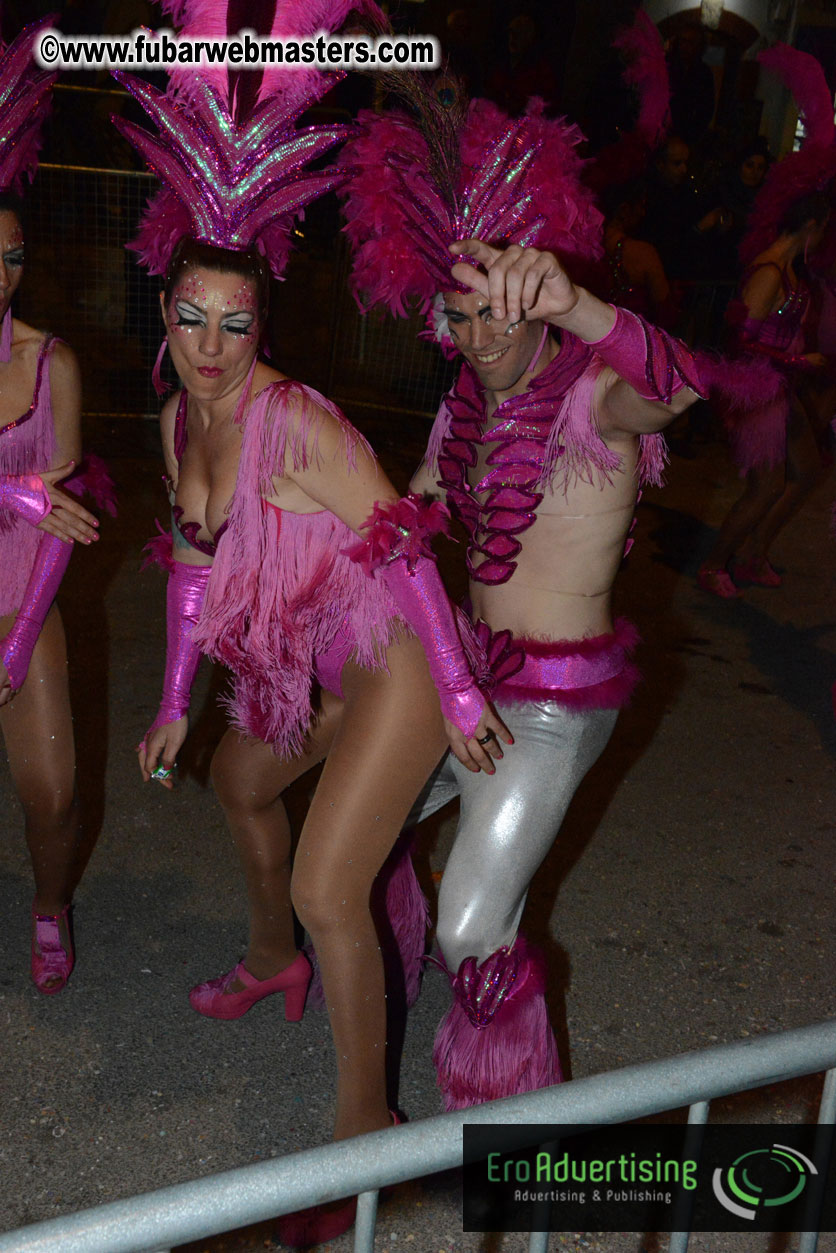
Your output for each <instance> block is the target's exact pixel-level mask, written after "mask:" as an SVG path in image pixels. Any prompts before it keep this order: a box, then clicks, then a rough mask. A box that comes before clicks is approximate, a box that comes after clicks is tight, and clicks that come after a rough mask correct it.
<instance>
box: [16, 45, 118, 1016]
mask: <svg viewBox="0 0 836 1253" xmlns="http://www.w3.org/2000/svg"><path fill="white" fill-rule="evenodd" d="M43 25H44V23H41V27H39V28H37V29H36V28H33V27H30V28H29V29H28V30H26V31H24V32H23V33H22V34H21V35H19V36H18V38H17V39H16V40H15V41H14V43H13V44H11V45H10V47H9V48H7V49H6V50H5V52H4V53H3V56H2V60H0V87H2V103H0V189H2V190H0V319H2V326H1V327H0V389H1V391H0V554H2V562H0V728H2V731H3V738H4V741H5V744H6V752H7V754H8V758H9V768H10V771H11V776H12V782H13V783H14V787H15V791H16V792H17V795H18V797H19V799H20V802H21V804H22V806H23V812H24V816H25V822H26V840H27V843H28V845H29V853H30V856H31V859H32V869H33V871H34V876H35V899H34V901H33V903H32V966H31V970H32V979H33V980H34V983H35V986H36V987H37V989H38V991H39V992H43V993H45V994H47V995H52V994H53V993H55V992H59V991H60V990H61V988H63V987H64V985H65V983H66V982H67V980H68V978H69V977H70V973H71V972H72V969H73V964H74V960H75V957H74V951H73V941H72V934H71V930H70V919H69V910H70V904H71V901H72V896H73V891H74V889H75V887H76V884H77V882H78V879H79V877H80V875H81V872H82V870H83V866H82V865H80V864H79V856H80V850H79V814H78V802H77V797H76V791H75V746H74V742H73V725H72V715H71V712H70V698H69V688H68V682H67V646H66V640H65V638H64V628H63V626H62V623H61V615H60V614H59V612H58V608H57V606H55V605H54V604H53V601H54V598H55V594H56V592H57V590H58V587H59V584H60V582H61V579H62V577H63V574H64V571H65V570H66V568H67V565H68V563H69V560H70V555H71V553H72V549H73V543H74V542H76V541H78V542H80V543H84V544H90V543H92V542H93V541H94V540H97V539H98V538H99V537H98V532H97V530H96V527H97V526H98V522H97V521H96V519H95V518H94V517H93V515H92V514H90V513H88V512H87V510H86V509H84V508H82V506H81V505H80V504H78V503H77V502H76V501H75V500H74V499H73V497H72V496H71V495H67V492H66V491H65V490H62V489H61V487H59V486H58V484H59V483H62V482H63V484H64V487H65V488H67V487H69V490H71V491H75V492H79V491H81V490H83V488H82V486H81V480H82V476H81V475H79V473H78V469H77V467H78V463H79V461H80V458H81V425H80V417H81V385H80V380H79V373H78V364H77V362H76V359H75V357H74V355H73V353H72V352H71V351H70V349H69V348H68V347H67V345H66V344H63V343H61V342H60V341H59V340H56V339H54V338H53V337H52V336H50V335H44V334H43V333H42V332H40V331H36V330H34V329H33V328H32V327H31V326H26V324H25V323H23V322H21V321H19V320H18V319H17V318H14V317H13V316H12V310H11V303H12V298H13V296H14V294H15V292H16V291H17V289H18V287H19V286H20V283H21V279H22V277H23V228H22V225H21V206H20V202H19V201H18V199H17V197H16V195H15V194H14V191H17V190H19V189H20V185H21V183H22V181H23V176H24V175H25V174H28V175H29V177H30V178H31V176H32V175H33V173H34V170H35V164H36V155H37V149H38V132H39V130H40V126H41V123H42V121H43V118H44V115H45V113H46V111H47V109H48V107H49V90H50V87H51V86H52V82H53V80H54V77H55V76H54V75H52V74H46V73H43V72H42V71H38V70H36V69H35V68H34V66H33V65H32V46H33V43H34V40H35V37H36V35H37V34H38V33H39V30H40V29H42V28H43ZM74 471H75V473H74ZM71 474H74V479H73V482H71V483H67V482H66V480H67V478H68V476H70V475H71Z"/></svg>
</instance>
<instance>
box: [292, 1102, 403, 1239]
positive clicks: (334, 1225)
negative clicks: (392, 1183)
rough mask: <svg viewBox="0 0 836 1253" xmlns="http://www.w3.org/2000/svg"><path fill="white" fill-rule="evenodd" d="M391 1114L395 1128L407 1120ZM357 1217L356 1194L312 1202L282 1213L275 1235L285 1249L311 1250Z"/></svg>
mask: <svg viewBox="0 0 836 1253" xmlns="http://www.w3.org/2000/svg"><path fill="white" fill-rule="evenodd" d="M389 1116H390V1118H391V1119H392V1126H393V1127H400V1125H401V1123H402V1122H403V1121H404V1120H403V1119H402V1118H401V1117H400V1116H399V1115H398V1113H397V1112H396V1111H395V1110H391V1109H390V1110H389ZM391 1191H392V1189H391V1188H384V1189H382V1191H381V1193H380V1195H381V1197H386V1196H388V1195H389V1193H390V1192H391ZM356 1217H357V1197H356V1196H350V1197H347V1198H346V1200H344V1201H334V1202H333V1204H331V1205H311V1206H310V1208H309V1209H303V1210H297V1212H296V1213H295V1214H282V1216H281V1218H278V1219H277V1220H276V1228H275V1231H274V1233H273V1234H274V1236H275V1238H276V1239H277V1240H278V1242H279V1244H281V1245H283V1246H284V1248H286V1249H308V1248H311V1247H312V1246H316V1245H320V1244H327V1243H328V1242H329V1240H336V1239H337V1237H338V1236H341V1235H343V1234H344V1233H345V1232H346V1231H348V1229H349V1227H351V1226H353V1224H354V1221H355V1219H356Z"/></svg>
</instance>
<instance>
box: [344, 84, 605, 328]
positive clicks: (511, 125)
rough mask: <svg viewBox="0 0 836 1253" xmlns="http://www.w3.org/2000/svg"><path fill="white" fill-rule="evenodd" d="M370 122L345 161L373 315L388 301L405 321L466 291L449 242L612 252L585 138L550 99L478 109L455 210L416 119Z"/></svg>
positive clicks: (469, 123)
mask: <svg viewBox="0 0 836 1253" xmlns="http://www.w3.org/2000/svg"><path fill="white" fill-rule="evenodd" d="M358 120H359V121H360V122H361V124H362V126H363V133H362V134H361V135H359V136H358V137H356V138H355V139H352V140H351V141H350V142H349V143H348V144H347V145H346V147H345V148H344V149H343V152H342V154H341V156H340V158H339V160H338V163H337V164H338V166H339V167H340V168H342V169H344V170H345V172H346V175H347V176H349V177H350V182H349V183H348V184H347V186H346V187H345V191H344V198H345V206H344V208H345V216H346V227H345V230H346V234H347V235H348V238H349V240H350V241H351V244H352V248H353V251H354V263H353V274H352V287H353V289H354V291H355V294H356V295H357V297H358V300H359V302H360V304H361V307H364V308H366V309H368V308H371V307H372V306H374V305H377V304H382V305H385V306H387V307H388V308H389V310H390V312H392V313H393V314H394V315H395V316H397V317H402V316H404V315H405V314H406V312H407V308H408V305H409V304H410V303H411V302H413V301H416V302H417V303H418V304H419V305H420V306H422V307H423V308H427V307H428V305H429V303H430V301H431V300H432V298H433V296H434V295H435V293H436V292H437V291H440V290H446V291H450V290H451V289H452V288H454V287H455V286H456V284H455V283H454V282H453V280H452V279H451V277H450V267H451V264H452V259H451V256H450V253H449V251H448V245H449V244H450V243H452V242H453V241H454V240H457V239H466V238H468V237H470V236H476V237H477V238H480V239H483V240H485V241H486V242H489V243H511V242H513V243H519V244H522V245H524V246H529V245H530V246H537V247H541V248H552V249H555V250H556V251H558V252H559V253H561V254H562V255H564V256H566V257H568V258H569V259H570V260H572V259H581V258H584V259H586V258H591V257H595V256H598V255H600V252H601V228H602V218H601V215H600V213H599V212H598V210H597V209H596V208H595V204H594V201H593V198H592V193H591V192H590V191H589V190H588V189H587V188H585V187H583V186H582V184H581V182H580V171H581V169H582V166H583V162H582V161H581V159H580V157H579V156H578V153H577V147H578V145H579V144H580V142H581V140H582V136H581V133H580V131H579V130H578V129H577V128H576V127H575V126H572V125H570V124H569V123H567V122H565V121H564V120H562V119H549V118H546V117H545V116H544V113H543V106H542V101H537V100H532V101H530V102H529V108H528V112H527V113H526V115H525V116H524V117H522V118H516V119H513V120H512V119H510V118H508V117H507V116H506V115H505V114H504V113H502V111H501V110H500V109H499V108H498V107H497V106H496V105H494V104H491V103H490V102H489V101H486V100H476V101H473V102H472V103H471V106H470V109H469V111H468V114H467V118H466V120H465V122H464V123H463V125H462V127H461V130H460V133H459V146H460V156H461V166H462V168H461V177H460V181H459V186H458V189H457V193H456V197H455V203H452V204H451V203H450V202H449V200H448V199H447V198H446V197H445V195H444V193H443V192H442V190H441V189H440V188H439V187H438V186H436V184H435V183H434V182H433V179H432V175H431V172H430V156H429V150H428V147H427V143H426V140H425V139H424V136H423V135H422V134H421V132H420V131H419V129H418V125H417V123H415V122H414V121H413V120H412V118H410V117H409V116H407V115H406V114H404V113H394V112H393V113H390V114H374V113H370V112H364V113H361V114H360V117H359V118H358Z"/></svg>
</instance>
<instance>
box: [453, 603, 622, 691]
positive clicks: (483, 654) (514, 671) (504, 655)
mask: <svg viewBox="0 0 836 1253" xmlns="http://www.w3.org/2000/svg"><path fill="white" fill-rule="evenodd" d="M462 616H464V615H462ZM465 623H467V624H468V625H470V626H471V630H470V631H467V634H468V636H469V637H470V638H468V640H467V642H466V647H467V650H468V655H469V658H470V660H471V664H472V665H473V667H474V673H475V675H476V678H477V682H478V683H479V686H480V687H481V688H483V690H484V691H485V692H486V694H487V696H488V698H489V699H490V700H492V701H494V702H496V703H499V704H503V703H505V704H515V703H530V702H543V701H552V702H555V703H556V704H559V705H563V706H564V707H565V708H567V709H621V708H623V707H624V705H626V704H627V703H628V702H629V700H630V697H631V696H632V694H633V691H634V689H635V687H636V684H637V683H638V682H639V679H640V678H641V674H640V672H639V670H638V668H637V667H636V666H635V665H633V663H632V662H631V660H630V654H631V653H632V651H633V650H634V648H635V647H636V645H637V644H638V642H639V633H638V631H637V630H636V628H635V627H634V626H633V624H632V623H631V622H628V621H627V619H626V618H617V619H616V622H615V629H614V630H613V631H612V632H608V633H607V634H605V635H595V636H592V637H589V638H586V639H577V640H537V639H528V638H526V637H524V636H514V635H512V634H511V632H510V631H496V632H493V631H491V629H490V627H489V626H488V624H487V623H486V622H483V621H482V620H481V619H479V620H477V621H476V622H475V623H473V624H470V623H469V619H467V618H465ZM460 625H461V619H460ZM463 634H464V631H463Z"/></svg>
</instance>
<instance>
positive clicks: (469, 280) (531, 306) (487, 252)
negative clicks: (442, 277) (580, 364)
mask: <svg viewBox="0 0 836 1253" xmlns="http://www.w3.org/2000/svg"><path fill="white" fill-rule="evenodd" d="M450 251H451V252H452V253H455V255H456V256H469V257H473V259H474V261H478V262H479V264H480V265H482V266H484V268H485V271H486V273H485V274H482V273H481V271H480V270H476V269H474V267H473V266H472V265H469V264H468V263H467V262H461V261H460V262H459V263H458V264H456V265H454V266H453V270H452V273H453V278H454V279H455V280H456V282H458V283H463V284H466V285H467V286H468V287H472V288H473V290H474V291H478V292H479V293H480V295H482V296H485V297H486V298H487V299H488V300H489V301H490V302H491V313H492V314H493V316H494V317H495V318H508V319H509V321H511V322H519V321H520V320H521V319H522V318H527V319H528V320H529V321H532V320H535V319H542V320H543V321H544V322H554V321H555V320H556V319H558V318H562V317H565V316H566V315H567V314H569V313H571V312H572V310H573V309H574V308H575V305H576V304H577V303H578V299H579V296H580V293H579V291H578V288H577V287H575V285H574V283H573V282H572V280H571V279H570V278H569V275H568V274H567V273H566V271H565V270H564V269H563V266H562V265H561V264H560V262H559V261H558V259H557V257H556V256H555V255H554V253H553V252H540V251H539V249H537V248H520V247H519V245H518V244H511V245H510V246H509V247H508V248H504V249H499V248H492V247H491V246H490V245H489V244H484V243H482V241H481V240H479V239H465V240H462V241H461V242H460V243H455V244H451V245H450Z"/></svg>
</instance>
